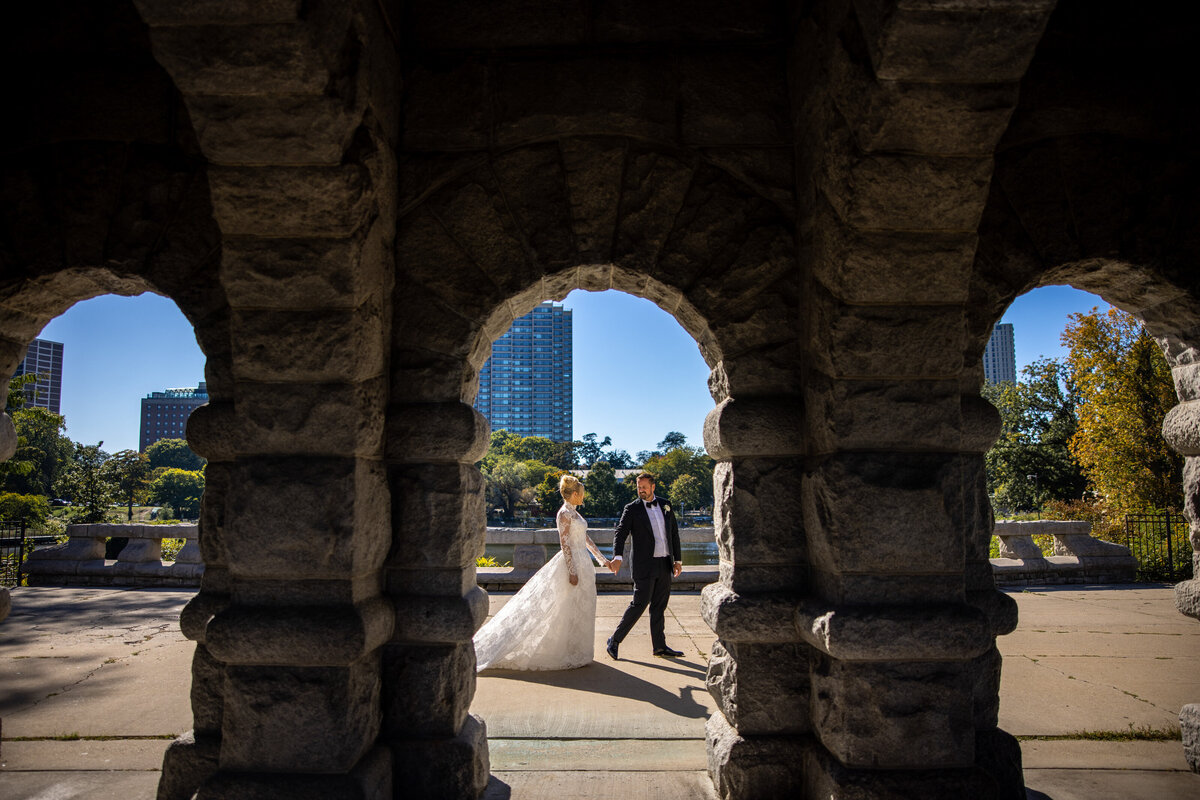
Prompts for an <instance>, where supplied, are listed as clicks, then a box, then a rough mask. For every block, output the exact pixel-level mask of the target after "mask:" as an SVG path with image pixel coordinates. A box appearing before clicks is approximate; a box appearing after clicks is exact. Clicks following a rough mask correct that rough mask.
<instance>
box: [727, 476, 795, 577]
mask: <svg viewBox="0 0 1200 800" xmlns="http://www.w3.org/2000/svg"><path fill="white" fill-rule="evenodd" d="M804 475H805V472H804V464H803V463H802V461H801V460H800V459H795V458H778V459H774V458H736V459H733V460H731V461H721V462H718V464H717V466H716V468H715V469H714V470H713V487H714V489H715V492H716V504H715V508H714V511H713V515H714V521H715V523H716V524H715V527H716V539H717V546H718V549H719V552H720V554H721V557H722V559H723V560H725V561H728V562H730V563H731V564H733V565H734V567H735V569H736V568H738V567H741V566H747V567H750V566H758V565H766V566H776V565H803V564H806V563H807V561H808V551H807V541H806V536H805V531H804V514H803V507H802V505H801V498H802V495H801V491H800V489H801V485H802V482H803V480H804ZM796 588H799V587H796Z"/></svg>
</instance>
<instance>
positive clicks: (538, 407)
mask: <svg viewBox="0 0 1200 800" xmlns="http://www.w3.org/2000/svg"><path fill="white" fill-rule="evenodd" d="M571 364H572V358H571V310H570V309H567V308H563V307H562V306H560V305H555V304H554V303H550V302H546V303H542V304H541V305H539V306H538V307H537V308H535V309H534V310H533V311H531V312H529V313H528V314H526V315H525V316H523V317H521V318H520V319H518V320H516V321H514V322H513V324H512V327H511V328H509V329H508V333H506V334H504V335H503V336H501V337H500V338H499V339H497V340H496V341H495V342H493V343H492V357H491V358H489V359H488V360H487V363H486V364H484V365H483V369H482V370H480V371H479V394H477V395H476V396H475V408H476V409H478V410H479V413H480V414H483V415H484V416H485V417H487V419H488V422H490V423H491V424H492V430H494V431H496V430H500V429H501V428H506V429H508V430H509V431H510V432H512V433H515V434H519V435H521V436H545V437H546V438H547V439H552V440H554V441H556V442H566V441H570V440H571V438H572V422H573V421H572V417H571V411H572V405H571V404H572V380H571Z"/></svg>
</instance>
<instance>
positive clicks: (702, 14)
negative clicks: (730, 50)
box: [592, 0, 784, 43]
mask: <svg viewBox="0 0 1200 800" xmlns="http://www.w3.org/2000/svg"><path fill="white" fill-rule="evenodd" d="M780 12H781V9H780V8H779V7H778V6H776V5H775V4H773V3H770V2H767V1H766V0H747V1H746V2H740V3H737V4H736V5H730V4H729V3H724V2H721V0H696V2H693V3H691V4H689V5H688V8H687V13H685V14H681V13H679V9H678V7H677V6H672V5H671V4H661V5H660V4H654V3H640V2H637V0H606V1H605V2H603V3H599V4H597V5H595V6H593V9H592V13H593V25H594V29H595V36H596V39H597V41H601V42H625V43H634V42H677V41H701V42H745V41H758V40H761V39H770V38H772V37H774V36H775V34H776V32H777V31H778V30H779V26H780V25H782V24H784V21H783V19H782V18H781V16H780Z"/></svg>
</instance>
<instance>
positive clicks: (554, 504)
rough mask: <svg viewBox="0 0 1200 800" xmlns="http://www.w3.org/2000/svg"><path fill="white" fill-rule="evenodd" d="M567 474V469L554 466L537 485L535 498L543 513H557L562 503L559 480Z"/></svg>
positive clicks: (548, 514)
mask: <svg viewBox="0 0 1200 800" xmlns="http://www.w3.org/2000/svg"><path fill="white" fill-rule="evenodd" d="M565 474H566V471H565V470H561V469H557V468H552V469H551V470H550V471H548V472H547V473H546V474H545V477H543V478H542V482H541V483H539V484H538V485H537V486H536V487H535V489H534V497H533V499H534V501H535V502H537V504H538V507H539V508H540V509H541V510H542V514H543V515H545V516H550V515H552V514H555V513H557V511H558V507H559V506H560V505H561V504H562V495H561V494H559V493H558V482H559V480H561V479H562V476H563V475H565Z"/></svg>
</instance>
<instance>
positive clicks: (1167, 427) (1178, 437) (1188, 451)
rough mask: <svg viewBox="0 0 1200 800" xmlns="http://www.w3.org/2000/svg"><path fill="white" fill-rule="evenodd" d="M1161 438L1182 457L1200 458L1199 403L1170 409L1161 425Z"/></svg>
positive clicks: (1185, 403) (1194, 402)
mask: <svg viewBox="0 0 1200 800" xmlns="http://www.w3.org/2000/svg"><path fill="white" fill-rule="evenodd" d="M1162 434H1163V438H1164V439H1166V440H1167V444H1169V445H1171V447H1172V449H1174V450H1175V452H1177V453H1179V454H1180V455H1182V456H1200V401H1197V400H1192V401H1188V402H1184V403H1180V404H1179V405H1177V406H1175V407H1174V408H1172V409H1171V410H1170V411H1168V412H1167V416H1166V417H1165V418H1164V419H1163V423H1162Z"/></svg>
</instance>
